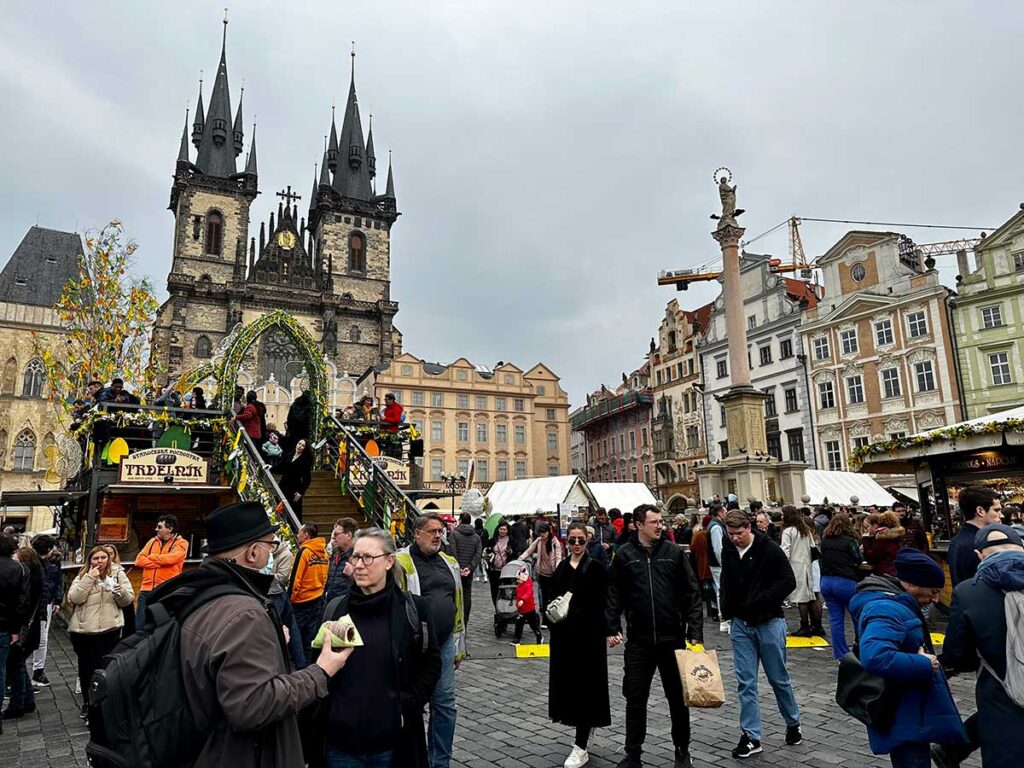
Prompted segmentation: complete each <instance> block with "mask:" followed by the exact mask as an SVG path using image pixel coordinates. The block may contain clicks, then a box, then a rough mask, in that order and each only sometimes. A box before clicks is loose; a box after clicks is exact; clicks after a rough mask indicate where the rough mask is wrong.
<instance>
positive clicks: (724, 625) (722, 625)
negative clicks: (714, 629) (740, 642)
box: [718, 621, 730, 634]
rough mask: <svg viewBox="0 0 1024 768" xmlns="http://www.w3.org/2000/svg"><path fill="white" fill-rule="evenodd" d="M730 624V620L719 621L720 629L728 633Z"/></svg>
mask: <svg viewBox="0 0 1024 768" xmlns="http://www.w3.org/2000/svg"><path fill="white" fill-rule="evenodd" d="M729 624H730V622H728V621H721V622H719V623H718V631H719V632H725V633H726V634H729Z"/></svg>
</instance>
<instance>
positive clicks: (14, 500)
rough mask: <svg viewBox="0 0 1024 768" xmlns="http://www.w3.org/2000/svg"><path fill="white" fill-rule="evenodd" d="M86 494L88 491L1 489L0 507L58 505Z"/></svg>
mask: <svg viewBox="0 0 1024 768" xmlns="http://www.w3.org/2000/svg"><path fill="white" fill-rule="evenodd" d="M83 496H88V491H2V492H0V507H59V506H61V505H62V504H65V503H67V502H69V501H74V500H75V499H80V498H82V497H83Z"/></svg>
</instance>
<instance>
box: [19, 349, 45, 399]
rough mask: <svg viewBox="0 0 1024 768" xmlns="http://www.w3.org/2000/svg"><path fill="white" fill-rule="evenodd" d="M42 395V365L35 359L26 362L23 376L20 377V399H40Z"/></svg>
mask: <svg viewBox="0 0 1024 768" xmlns="http://www.w3.org/2000/svg"><path fill="white" fill-rule="evenodd" d="M42 395H43V363H42V361H41V360H40V359H39V358H38V357H37V358H34V359H32V360H29V361H28V365H26V366H25V374H24V375H23V376H22V377H21V396H22V397H42Z"/></svg>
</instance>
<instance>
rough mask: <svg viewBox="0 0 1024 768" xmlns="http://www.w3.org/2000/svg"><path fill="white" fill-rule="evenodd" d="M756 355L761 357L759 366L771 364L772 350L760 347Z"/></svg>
mask: <svg viewBox="0 0 1024 768" xmlns="http://www.w3.org/2000/svg"><path fill="white" fill-rule="evenodd" d="M758 353H759V354H760V356H761V365H771V362H772V348H771V347H761V348H760V349H759V350H758Z"/></svg>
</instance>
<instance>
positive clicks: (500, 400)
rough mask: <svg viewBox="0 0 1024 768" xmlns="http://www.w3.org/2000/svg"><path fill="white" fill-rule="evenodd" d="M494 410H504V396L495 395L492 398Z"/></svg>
mask: <svg viewBox="0 0 1024 768" xmlns="http://www.w3.org/2000/svg"><path fill="white" fill-rule="evenodd" d="M494 410H496V411H504V410H505V398H504V397H496V398H494Z"/></svg>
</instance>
